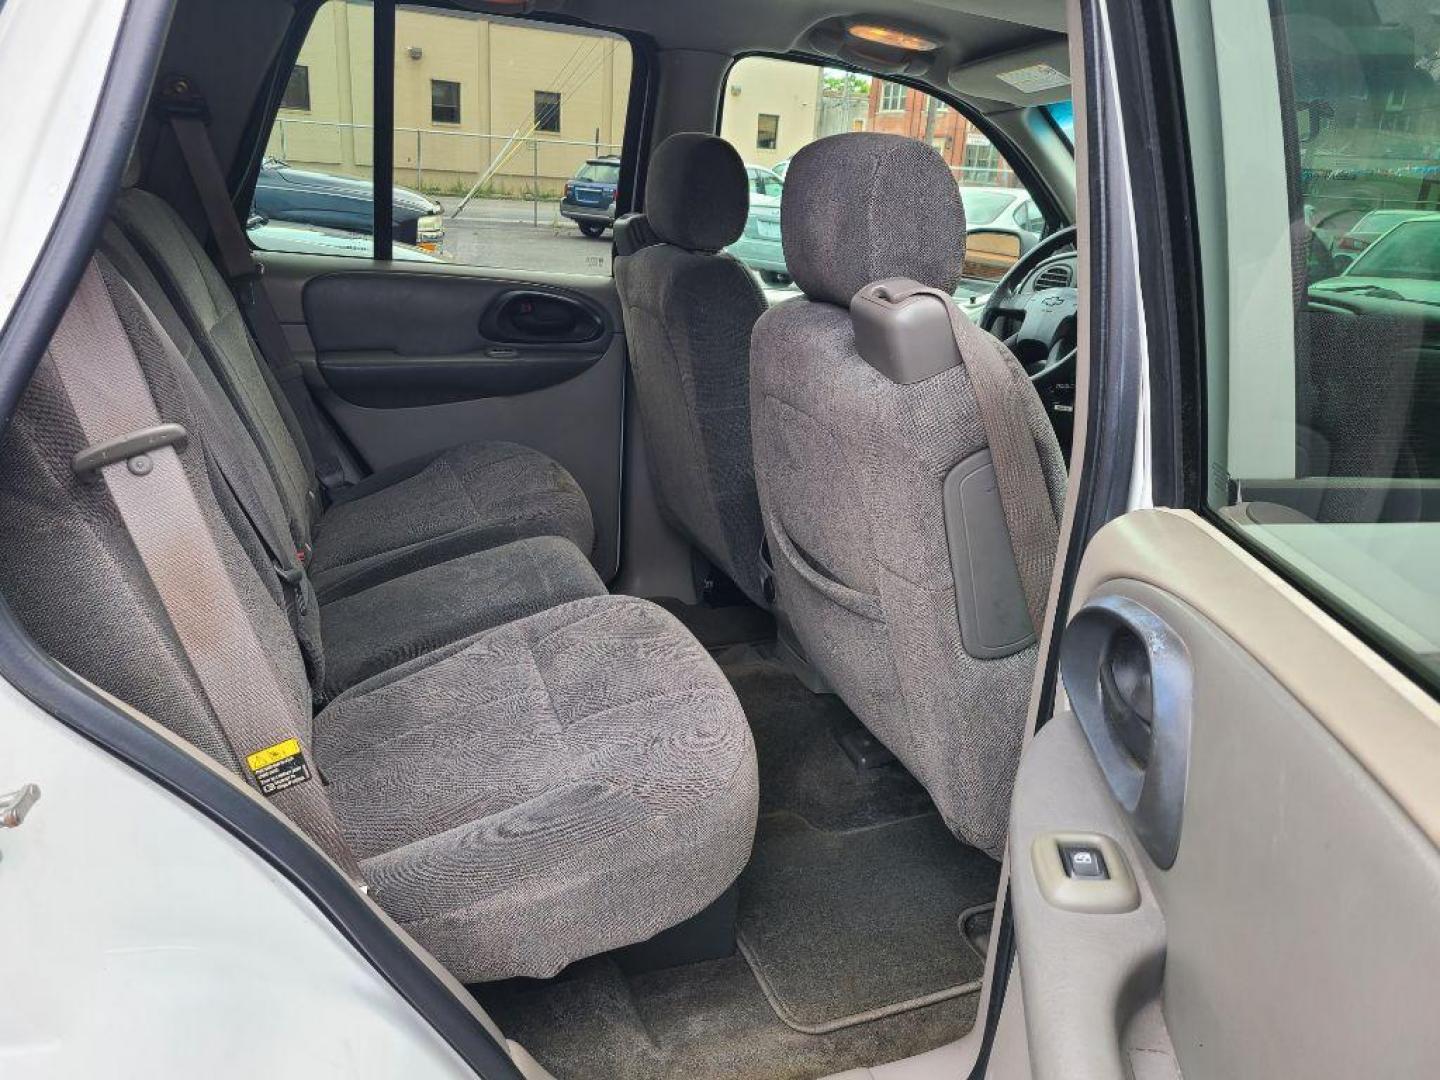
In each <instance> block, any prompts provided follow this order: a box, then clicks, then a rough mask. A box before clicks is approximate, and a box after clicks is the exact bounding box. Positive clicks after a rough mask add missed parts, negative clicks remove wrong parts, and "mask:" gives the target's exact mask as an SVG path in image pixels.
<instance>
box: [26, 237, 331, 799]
mask: <svg viewBox="0 0 1440 1080" xmlns="http://www.w3.org/2000/svg"><path fill="white" fill-rule="evenodd" d="M102 265H103V264H102ZM106 277H107V284H109V285H111V292H112V296H113V297H114V299H115V301H116V308H117V310H118V311H119V313H120V315H121V318H122V324H123V325H125V327H126V330H127V332H128V333H130V334H131V337H132V341H133V344H134V346H135V351H136V355H137V357H138V358H139V360H140V364H141V368H142V370H143V372H144V374H145V378H146V381H147V383H148V384H149V386H150V391H151V394H152V395H153V397H154V399H155V404H156V408H157V409H158V411H159V414H160V416H161V418H162V419H164V420H165V421H167V422H172V423H178V424H181V425H182V426H184V427H185V429H186V430H187V431H188V432H189V433H190V436H191V437H190V439H189V441H188V443H187V444H186V445H185V446H184V447H183V448H182V449H180V451H179V457H180V461H181V464H182V466H183V467H184V470H185V474H186V477H187V479H188V480H189V481H190V484H191V486H192V488H193V489H194V490H195V494H196V497H197V499H198V500H199V503H200V506H201V509H202V511H203V512H204V513H205V515H206V518H207V521H208V524H209V525H210V528H211V530H212V533H213V534H214V536H215V537H216V539H217V542H218V544H219V548H220V552H221V556H222V559H223V561H224V564H225V568H226V572H227V573H228V574H229V576H230V578H231V581H232V583H233V585H234V587H235V589H236V591H237V592H238V593H239V595H240V596H241V598H242V601H243V602H244V604H245V608H246V611H247V613H249V615H250V616H251V618H252V621H253V623H254V626H255V629H256V632H257V635H258V636H259V638H260V640H261V641H262V642H263V643H264V644H265V646H266V649H267V653H268V655H269V659H270V663H271V666H272V668H273V669H274V671H275V672H276V674H277V675H278V676H279V677H280V678H281V679H282V680H283V681H284V682H285V683H286V684H287V685H288V687H289V688H290V691H291V693H292V694H293V695H294V697H295V701H296V706H297V708H296V711H297V713H299V714H301V715H303V716H304V717H306V718H307V720H308V718H309V716H310V686H309V683H308V681H307V678H306V672H305V668H304V663H303V660H302V658H301V655H300V650H299V647H298V644H297V641H296V637H295V634H294V631H293V628H292V627H291V625H290V622H289V619H288V618H287V615H286V612H285V608H284V603H283V600H282V599H281V597H280V595H279V586H278V582H277V580H276V578H275V575H274V574H273V573H270V572H269V564H268V561H267V560H266V559H265V556H264V553H263V551H261V550H258V548H257V547H256V545H255V544H254V542H253V541H252V540H250V539H249V538H248V537H245V536H242V535H239V534H237V533H236V532H235V531H233V529H232V526H231V521H232V520H233V512H231V511H222V509H221V506H220V505H219V503H220V501H221V498H222V495H224V494H225V493H224V492H217V491H216V490H215V489H214V488H213V487H212V482H213V480H212V477H213V472H212V470H211V468H210V465H209V462H208V461H207V447H206V442H205V440H206V436H207V434H209V433H210V432H211V430H212V428H211V427H210V425H209V424H208V423H207V418H206V416H205V415H204V414H203V413H202V412H200V411H197V410H196V409H195V408H194V404H193V403H194V401H195V397H194V386H193V384H192V385H191V386H187V385H186V383H187V381H188V379H187V377H188V376H189V371H188V369H186V368H185V367H184V366H183V365H182V364H178V363H174V362H172V357H173V356H174V355H175V354H173V353H170V354H167V352H166V350H165V349H164V348H163V347H162V345H161V343H160V342H159V341H158V340H157V339H155V338H154V337H153V336H152V335H150V334H149V332H148V330H147V327H148V325H149V323H148V321H147V320H145V319H144V318H142V317H139V315H138V314H137V312H135V311H134V309H133V306H132V305H131V304H130V302H129V300H128V297H127V295H126V294H125V293H124V292H122V291H120V290H117V289H116V288H114V286H113V282H114V278H113V276H111V275H110V274H108V273H107V274H106ZM85 446H86V440H85V438H84V436H83V434H82V432H81V430H80V427H79V425H78V422H77V421H76V419H75V417H74V414H73V411H72V409H71V405H70V402H69V399H68V397H67V395H66V393H65V390H64V388H63V386H62V385H61V383H60V381H59V379H58V377H57V376H56V375H55V373H54V371H53V369H52V368H51V366H50V361H49V360H48V359H47V360H43V361H42V362H41V364H40V366H39V368H38V369H37V371H36V373H35V376H34V378H33V379H32V380H31V383H30V385H29V387H28V389H27V390H26V392H25V395H24V397H23V398H22V400H21V403H20V406H19V408H18V410H17V411H16V413H15V415H14V416H13V417H12V419H11V422H10V425H9V427H8V428H7V429H6V432H5V437H4V441H3V444H0V589H3V592H4V595H5V599H6V601H7V602H8V603H9V604H10V605H11V607H12V608H13V610H14V611H15V613H16V615H17V617H18V618H19V619H20V620H21V622H22V623H23V624H24V626H25V627H26V629H27V630H29V632H30V633H31V634H32V635H33V636H34V638H35V639H36V641H37V642H38V643H39V644H40V645H41V646H42V647H43V648H44V649H46V651H48V652H49V653H50V654H51V655H53V656H54V657H55V658H56V659H57V660H59V661H60V662H61V663H63V664H65V665H66V666H68V667H70V668H71V669H73V670H74V671H75V672H77V673H78V674H79V675H81V676H82V677H84V678H86V679H88V680H89V681H91V682H92V683H94V684H95V685H97V686H99V687H101V688H102V689H104V690H106V691H108V692H109V693H111V694H113V695H114V696H116V697H118V698H120V699H122V700H123V701H126V702H128V703H129V704H131V705H133V706H134V707H136V708H138V709H140V710H141V711H143V712H145V713H146V714H148V715H149V716H151V717H153V718H154V719H155V720H157V721H158V722H160V723H162V724H164V725H165V726H166V727H168V728H169V729H170V730H172V731H174V732H175V733H176V734H177V735H179V736H180V737H181V738H184V739H185V740H186V741H187V742H189V743H191V744H192V745H194V746H195V747H197V748H198V749H200V750H201V751H203V752H205V753H206V754H209V755H210V756H211V757H213V758H214V759H215V760H216V761H218V762H220V763H221V764H222V765H223V766H225V767H227V768H230V769H232V770H234V771H236V772H237V773H238V771H239V765H238V762H237V761H236V758H235V755H234V753H233V752H232V749H231V747H230V745H229V742H228V741H227V740H226V738H225V735H224V732H223V731H222V729H221V728H220V725H219V723H218V722H217V721H216V718H215V715H214V713H213V711H212V710H211V708H210V704H209V702H208V701H207V700H206V697H205V694H204V692H203V690H202V689H201V687H200V683H199V681H198V679H197V678H196V676H195V673H194V671H193V669H192V667H191V665H190V662H189V660H188V659H187V657H186V656H185V654H184V651H183V650H182V649H181V647H180V643H179V641H178V640H177V638H176V636H175V633H174V630H173V629H172V628H171V626H170V622H169V620H168V618H167V617H166V615H165V612H164V609H163V607H162V605H161V603H160V599H159V597H158V596H157V595H156V593H155V589H154V587H153V586H152V585H151V583H150V579H149V577H148V575H147V574H146V572H145V568H144V565H143V564H142V563H141V561H140V558H139V555H138V554H137V553H136V551H135V547H134V545H133V544H132V543H131V541H130V538H129V535H128V534H127V533H126V532H125V530H124V527H123V524H122V522H121V520H120V517H119V512H118V510H117V508H116V507H115V504H114V502H113V500H112V499H111V498H110V495H109V493H108V491H107V489H106V487H105V484H104V482H103V480H101V479H99V478H97V477H94V476H90V477H86V478H79V477H77V476H75V474H74V473H73V471H72V470H71V467H70V463H71V460H72V458H73V456H74V455H75V453H76V452H77V451H79V450H81V449H84V447H85ZM298 734H299V735H300V736H301V737H302V738H307V739H308V737H309V735H310V732H309V731H308V730H307V731H301V732H299V733H298Z"/></svg>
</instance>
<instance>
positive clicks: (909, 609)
mask: <svg viewBox="0 0 1440 1080" xmlns="http://www.w3.org/2000/svg"><path fill="white" fill-rule="evenodd" d="M797 165H798V159H797ZM794 168H795V166H792V171H791V179H790V181H789V184H793V183H796V180H795V178H794ZM801 179H802V180H803V176H802V177H801ZM789 184H787V189H788V187H789ZM927 212H928V208H927ZM793 221H794V218H787V223H786V229H787V235H788V230H789V229H790V228H791V222H793ZM937 230H938V231H942V232H943V231H945V230H944V227H943V226H941V225H937ZM847 299H848V297H847ZM1011 362H1012V363H1014V361H1013V359H1012V361H1011ZM752 364H753V366H752V370H751V400H752V420H753V426H754V438H755V460H756V472H757V480H758V482H759V490H760V499H761V505H762V507H763V508H764V513H765V526H766V531H767V534H768V536H769V538H770V548H771V554H772V558H773V560H774V564H775V574H776V584H777V597H776V602H777V605H778V606H779V608H780V610H781V612H782V613H783V617H784V620H785V621H786V622H787V623H788V624H789V625H790V626H791V627H792V628H793V630H794V631H795V633H796V635H797V637H798V638H799V640H800V642H801V644H802V646H803V647H804V649H805V650H806V652H807V653H808V655H809V658H810V660H811V661H812V662H813V663H814V664H815V665H816V666H817V667H818V668H819V669H820V670H821V671H822V672H823V673H824V674H825V677H826V679H827V680H828V681H829V682H830V684H831V685H832V686H833V687H834V688H835V690H836V691H837V692H838V693H839V694H840V696H841V697H842V698H843V699H844V700H845V702H846V704H848V705H849V706H850V708H851V709H852V710H853V711H854V712H855V714H856V715H857V716H858V717H859V718H860V719H861V720H862V721H864V723H865V724H866V726H867V727H869V728H870V729H871V731H873V732H874V733H875V735H876V736H877V737H879V738H880V740H881V741H882V742H884V743H885V745H886V746H887V747H889V748H890V749H891V750H892V751H893V752H894V753H895V755H896V756H897V757H898V758H900V760H901V761H902V762H904V763H905V765H906V766H907V767H908V768H909V769H910V771H911V772H913V773H914V774H915V776H916V777H917V778H918V779H919V780H920V781H921V782H922V783H924V784H925V786H926V788H927V789H928V790H929V792H930V794H931V796H932V797H933V798H934V800H935V802H936V804H937V805H938V806H939V808H940V811H941V813H942V814H943V815H944V817H945V820H946V822H947V823H948V824H949V825H950V827H951V828H952V829H954V830H955V831H956V832H957V833H958V834H959V835H960V836H961V837H963V838H964V839H965V840H967V841H968V842H970V843H972V844H974V845H975V846H976V847H979V848H981V849H982V850H985V851H988V852H990V853H992V854H995V855H997V856H998V855H999V853H1000V852H1001V850H1002V848H1003V844H1004V837H1005V829H1006V823H1007V819H1008V808H1009V798H1010V790H1011V785H1012V782H1013V777H1014V771H1015V767H1016V764H1017V762H1018V757H1019V752H1020V741H1021V734H1022V731H1023V726H1024V725H1023V720H1024V711H1025V706H1026V703H1027V701H1028V698H1029V688H1030V679H1031V674H1032V672H1033V670H1034V664H1035V658H1036V649H1035V647H1034V646H1031V647H1029V648H1027V649H1025V650H1023V651H1021V652H1018V653H1015V654H1013V655H1010V656H1007V657H1003V658H1001V659H996V660H988V661H987V660H977V659H975V658H974V657H972V656H971V655H970V654H969V653H967V652H966V650H965V648H964V646H963V644H962V642H961V638H960V626H959V620H958V616H957V613H956V611H957V609H956V596H955V583H954V579H953V576H952V572H951V567H950V559H949V549H948V546H947V542H946V535H945V521H944V512H943V503H942V486H943V483H944V480H945V476H946V474H947V473H948V472H949V471H950V470H951V469H952V468H953V467H954V466H955V465H956V464H957V463H959V462H960V461H962V460H964V459H965V458H967V457H969V456H970V455H972V454H974V453H975V452H977V451H979V450H981V449H983V448H985V446H986V439H985V431H984V428H983V426H982V423H981V417H980V412H979V408H978V405H977V403H976V399H975V396H974V392H973V391H972V390H971V388H970V381H969V374H968V372H967V371H966V370H965V368H964V367H963V366H961V367H957V368H952V369H950V370H948V371H946V372H943V373H942V374H939V375H936V376H933V377H931V378H929V379H925V380H923V381H921V382H916V383H911V384H907V385H902V384H897V383H893V382H891V381H890V380H888V379H887V378H885V376H883V375H881V374H880V373H879V372H877V371H876V370H875V369H874V368H873V367H871V366H870V365H869V364H867V363H866V362H865V361H864V360H862V359H861V358H860V355H859V353H858V352H857V351H856V348H855V337H854V333H853V330H852V328H851V322H850V316H849V314H848V312H847V311H846V310H845V309H844V308H843V307H838V306H835V305H834V304H829V303H814V302H811V301H807V300H803V299H797V300H794V301H790V302H788V303H785V304H781V305H779V306H777V307H775V308H773V309H771V310H770V311H769V312H767V313H766V314H765V315H764V316H763V317H762V318H761V319H760V322H759V323H758V325H757V326H756V328H755V336H754V344H753V359H752ZM1030 419H1031V423H1030V429H1031V433H1032V434H1033V436H1034V438H1035V439H1036V443H1037V445H1038V446H1039V449H1040V452H1041V461H1042V463H1043V469H1044V473H1045V480H1046V485H1047V487H1048V491H1042V492H1037V493H1036V496H1035V497H1036V498H1041V499H1044V498H1048V499H1049V500H1051V503H1052V505H1053V507H1054V508H1055V509H1056V511H1057V513H1058V510H1059V507H1060V505H1061V502H1062V500H1063V496H1064V481H1065V470H1064V463H1063V461H1062V460H1061V457H1060V452H1059V448H1058V446H1057V445H1056V442H1055V436H1054V433H1053V431H1052V430H1051V428H1050V425H1049V423H1048V421H1047V420H1046V418H1045V415H1044V410H1043V408H1042V407H1041V405H1040V402H1039V400H1038V399H1035V400H1034V402H1033V409H1032V411H1031V416H1030Z"/></svg>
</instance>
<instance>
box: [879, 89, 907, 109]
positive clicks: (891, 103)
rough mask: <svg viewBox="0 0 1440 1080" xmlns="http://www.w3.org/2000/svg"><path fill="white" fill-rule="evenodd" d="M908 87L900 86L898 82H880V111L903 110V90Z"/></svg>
mask: <svg viewBox="0 0 1440 1080" xmlns="http://www.w3.org/2000/svg"><path fill="white" fill-rule="evenodd" d="M908 89H909V87H905V86H901V85H900V84H899V83H888V82H887V83H881V84H880V111H881V112H904V111H905V92H906V91H907V90H908Z"/></svg>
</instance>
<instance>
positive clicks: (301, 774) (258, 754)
mask: <svg viewBox="0 0 1440 1080" xmlns="http://www.w3.org/2000/svg"><path fill="white" fill-rule="evenodd" d="M245 764H246V765H248V766H250V771H251V772H252V773H254V775H255V783H256V784H257V785H259V787H260V792H261V794H263V795H274V794H275V793H276V792H277V791H284V790H285V789H286V788H291V787H294V786H295V785H296V784H303V783H304V782H305V781H306V780H309V779H310V767H309V766H308V765H306V764H305V755H304V754H303V753H301V752H300V740H299V739H286V740H285V741H284V742H278V743H276V744H275V745H274V746H267V747H266V748H265V749H264V750H257V751H255V753H253V754H249V755H247V756H246V758H245Z"/></svg>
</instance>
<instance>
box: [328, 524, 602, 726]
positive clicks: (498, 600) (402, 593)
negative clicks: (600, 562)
mask: <svg viewBox="0 0 1440 1080" xmlns="http://www.w3.org/2000/svg"><path fill="white" fill-rule="evenodd" d="M604 595H605V583H604V582H603V581H601V580H600V575H599V574H597V573H596V572H595V568H594V567H593V566H592V565H591V564H590V560H589V559H587V558H586V557H585V556H584V555H582V554H581V553H580V549H579V548H577V547H576V546H575V545H574V544H572V543H571V542H570V541H569V540H562V539H560V538H558V537H548V536H544V537H536V538H534V539H529V540H516V541H515V542H514V543H510V544H503V545H501V546H500V547H497V548H490V549H487V550H485V551H476V552H472V553H471V554H469V555H462V556H460V557H459V558H457V559H451V560H450V561H448V562H443V563H437V564H435V565H434V566H427V567H424V568H422V569H420V570H415V571H413V572H411V573H409V574H405V575H403V576H401V577H398V578H391V579H390V580H388V581H382V582H381V583H380V584H378V585H374V586H371V587H370V588H368V589H362V590H361V591H359V592H356V593H350V594H348V595H346V596H343V597H340V598H339V599H336V600H332V601H329V602H325V603H322V604H321V605H320V625H321V632H322V634H323V636H324V642H325V682H324V685H323V689H322V691H321V694H320V695H319V696H320V697H321V699H322V700H328V699H330V698H333V697H335V696H336V695H337V694H339V693H341V692H342V691H344V690H346V689H347V688H349V687H351V686H353V685H355V684H356V683H358V682H361V681H362V680H364V679H368V678H369V677H370V676H372V675H376V674H378V673H380V672H382V671H385V670H386V669H388V668H392V667H395V666H397V665H399V664H403V663H405V662H407V661H409V660H413V659H414V658H415V657H417V656H420V655H423V654H424V653H427V652H429V651H430V650H432V649H437V648H440V647H441V646H443V645H448V644H449V643H451V642H453V641H458V640H460V639H461V638H466V637H470V636H471V635H472V634H477V633H479V632H480V631H482V630H489V629H490V628H492V627H495V626H499V625H500V624H501V623H506V622H510V621H512V620H514V619H519V618H524V617H525V616H527V615H534V614H536V613H538V612H541V611H544V610H546V609H547V608H552V607H556V606H558V605H560V604H564V603H568V602H569V601H571V600H580V599H583V598H585V597H589V596H604Z"/></svg>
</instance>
